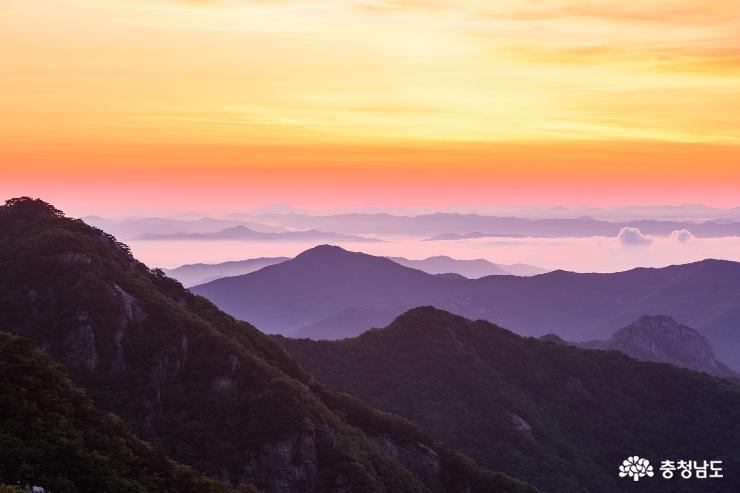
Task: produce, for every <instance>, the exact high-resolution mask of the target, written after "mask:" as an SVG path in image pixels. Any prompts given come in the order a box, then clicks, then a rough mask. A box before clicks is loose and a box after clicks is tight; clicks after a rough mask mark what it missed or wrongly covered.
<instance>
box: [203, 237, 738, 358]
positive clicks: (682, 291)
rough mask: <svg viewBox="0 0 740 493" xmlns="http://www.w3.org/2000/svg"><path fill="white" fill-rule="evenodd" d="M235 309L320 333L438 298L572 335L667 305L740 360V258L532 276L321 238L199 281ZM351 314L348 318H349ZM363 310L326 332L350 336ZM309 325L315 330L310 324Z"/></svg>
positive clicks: (522, 326)
mask: <svg viewBox="0 0 740 493" xmlns="http://www.w3.org/2000/svg"><path fill="white" fill-rule="evenodd" d="M193 291H194V292H196V293H198V294H202V295H204V296H206V297H208V298H209V299H211V300H212V301H213V302H214V303H216V304H217V305H218V306H220V307H221V308H222V309H223V310H225V311H227V312H228V313H230V314H232V315H234V316H235V317H237V318H242V319H245V320H253V321H255V322H256V323H257V324H258V325H259V326H260V327H264V328H266V329H269V330H270V331H271V332H280V333H282V334H286V335H290V334H291V333H292V332H294V331H295V330H297V329H299V328H304V329H303V330H302V331H301V335H302V336H305V337H319V336H318V335H317V334H319V333H321V328H320V327H319V326H318V325H320V324H317V322H319V321H321V320H325V319H327V320H336V319H335V318H333V317H335V316H337V315H338V314H339V313H340V312H343V311H345V310H347V309H371V310H374V311H379V312H383V313H384V314H386V315H385V316H387V317H390V316H394V315H399V314H400V313H402V312H403V311H404V310H405V309H407V308H411V307H413V306H418V305H429V304H431V305H434V306H436V307H439V308H444V309H447V310H450V311H452V312H454V313H459V314H461V315H464V316H468V317H471V318H484V319H486V320H489V321H492V322H495V323H500V324H501V325H504V326H506V327H509V328H511V329H512V330H515V331H517V332H519V333H521V334H525V335H536V336H539V335H543V334H547V333H555V334H558V335H559V336H561V337H563V338H564V339H567V340H571V341H586V340H593V339H606V338H608V337H610V336H611V335H612V334H613V333H614V331H616V330H618V329H620V328H622V327H625V326H626V325H628V324H630V323H631V322H633V321H634V320H636V319H638V318H639V317H640V316H642V315H644V314H646V313H661V314H665V315H668V316H671V317H673V318H675V319H676V320H678V321H679V322H680V323H683V324H686V325H688V326H690V327H693V328H695V329H696V330H698V331H699V332H700V333H701V334H703V335H704V336H706V337H707V338H709V340H710V341H711V342H712V344H713V345H714V347H715V348H716V351H717V357H718V358H719V360H720V361H723V362H725V363H727V364H728V365H730V367H732V368H733V369H736V370H737V369H738V368H740V333H739V332H738V331H739V330H740V263H736V262H729V261H721V260H705V261H701V262H695V263H691V264H685V265H675V266H670V267H664V268H658V269H656V268H649V269H646V268H639V269H632V270H629V271H625V272H617V273H610V274H579V273H574V272H565V271H553V272H549V273H546V274H541V275H536V276H532V277H516V276H488V277H484V278H481V279H470V280H468V279H461V278H449V277H447V276H435V275H431V274H427V273H424V272H421V271H418V270H413V269H409V268H407V267H403V266H400V265H398V264H395V263H393V262H392V261H390V260H388V259H385V258H380V257H373V256H370V255H365V254H360V253H352V252H347V251H345V250H342V249H341V248H338V247H328V246H323V247H317V248H314V249H311V250H308V251H306V252H304V253H303V254H301V255H299V256H298V257H296V258H295V259H294V260H290V261H287V262H284V263H282V264H278V265H275V266H270V267H266V268H264V269H262V270H260V271H257V272H253V273H251V274H246V275H244V276H238V277H233V278H229V279H220V280H216V281H213V282H210V283H208V284H204V285H201V286H196V287H194V288H193ZM345 318H346V317H345ZM366 320H367V319H366V317H359V318H358V320H357V322H356V323H351V322H350V321H347V322H346V323H347V326H346V330H345V332H344V333H341V331H338V328H337V327H334V328H331V329H327V330H326V331H325V332H323V333H332V334H334V336H335V337H351V336H354V335H357V334H358V333H360V332H362V331H363V330H366V329H368V328H370V327H367V326H363V325H362V324H364V323H366ZM306 326H311V327H313V328H314V329H316V330H317V331H318V332H315V333H309V332H308V330H307V329H305V327H306Z"/></svg>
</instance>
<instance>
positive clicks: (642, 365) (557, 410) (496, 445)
mask: <svg viewBox="0 0 740 493" xmlns="http://www.w3.org/2000/svg"><path fill="white" fill-rule="evenodd" d="M279 340H280V341H281V343H282V344H283V345H284V346H285V347H286V348H287V349H288V351H289V352H290V353H291V354H292V355H293V356H294V357H295V358H297V359H298V361H299V362H300V363H301V364H302V365H303V366H304V367H305V368H306V369H307V370H308V371H309V372H311V373H313V374H314V375H315V376H316V377H318V378H319V379H322V380H324V381H326V382H328V383H329V384H330V385H332V386H334V387H335V388H338V389H340V390H343V391H346V392H349V393H352V394H354V395H356V396H358V397H360V398H362V399H364V400H366V401H367V402H369V403H370V404H372V405H374V406H377V407H379V408H381V409H384V410H387V411H390V412H393V413H397V414H400V415H402V416H404V417H406V418H408V419H410V420H412V421H413V422H415V423H418V424H419V425H420V426H421V427H422V428H424V429H426V430H428V431H429V432H431V433H432V434H433V435H434V436H435V437H437V438H438V439H440V440H443V441H445V442H446V443H450V444H452V445H454V446H456V447H458V448H460V449H461V450H464V451H466V452H467V453H468V454H471V455H472V456H474V457H475V458H477V459H478V460H479V461H481V463H483V464H485V465H487V466H490V467H494V468H497V469H499V470H503V471H506V472H508V473H510V474H514V475H517V476H518V477H522V478H524V479H526V480H527V481H529V482H531V483H533V484H535V485H536V486H538V487H540V488H541V489H542V490H543V491H551V492H558V493H561V492H562V493H592V492H600V493H617V492H620V493H622V492H629V491H635V490H634V486H635V485H634V484H633V483H632V481H629V480H626V481H625V480H624V479H620V478H619V476H618V474H617V466H618V465H619V464H620V463H621V462H622V460H623V459H624V458H625V457H626V456H629V455H630V454H640V455H641V456H643V457H647V458H649V459H650V460H651V461H653V462H654V463H658V461H659V460H662V459H666V458H675V459H678V458H679V457H701V458H704V457H716V458H723V459H724V465H725V471H724V474H725V477H724V479H722V480H715V481H714V482H712V481H704V482H703V483H702V485H701V487H699V489H701V491H703V492H706V493H709V492H716V493H720V492H722V493H724V492H726V491H728V487H730V486H729V485H734V484H738V482H740V472H739V471H740V470H739V469H737V468H736V467H735V466H734V465H735V464H736V463H737V461H738V455H737V450H738V447H739V446H740V436H738V435H737V434H736V433H732V432H730V430H732V429H734V426H735V423H736V422H737V420H738V419H740V391H739V390H738V387H737V385H736V384H734V383H730V382H726V381H723V380H720V379H717V378H714V377H711V376H709V375H706V374H701V373H698V372H694V371H690V370H686V369H683V368H678V367H675V366H673V365H667V364H658V363H648V362H641V361H637V360H635V359H632V358H630V357H628V356H626V355H624V354H622V353H620V352H617V351H593V350H585V349H580V348H577V347H572V346H569V345H565V344H562V343H551V342H544V341H540V340H537V339H534V338H525V337H521V336H518V335H516V334H514V333H512V332H509V331H508V330H505V329H502V328H500V327H498V326H495V325H492V324H490V323H488V322H485V321H477V322H472V321H470V320H466V319H464V318H462V317H458V316H455V315H452V314H450V313H447V312H443V311H440V310H436V309H434V308H431V307H426V308H417V309H414V310H411V311H409V312H407V313H405V314H403V315H402V316H400V317H399V318H398V319H396V320H395V321H394V322H393V323H392V324H391V325H389V326H388V327H386V328H384V329H376V330H371V331H368V332H366V333H364V334H362V335H361V336H359V337H356V338H353V339H346V340H342V341H310V340H307V339H301V340H297V339H285V338H279ZM730 469H732V470H730ZM659 474H660V473H659V472H658V470H657V467H656V476H658V478H657V479H653V480H652V483H647V484H640V485H637V486H640V487H645V488H647V490H646V491H651V492H660V491H665V492H666V493H667V492H669V491H670V492H672V493H677V492H694V491H697V484H696V482H694V481H681V480H678V481H676V480H675V479H674V481H672V482H668V481H663V482H661V478H660V477H659ZM730 488H731V487H730Z"/></svg>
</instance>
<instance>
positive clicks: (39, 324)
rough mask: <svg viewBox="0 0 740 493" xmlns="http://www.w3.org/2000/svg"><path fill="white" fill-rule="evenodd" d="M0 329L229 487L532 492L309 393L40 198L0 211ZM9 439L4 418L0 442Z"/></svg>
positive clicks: (394, 421) (299, 379) (121, 250)
mask: <svg viewBox="0 0 740 493" xmlns="http://www.w3.org/2000/svg"><path fill="white" fill-rule="evenodd" d="M383 261H384V262H390V261H388V260H383ZM280 265H282V264H278V265H275V266H271V267H267V268H266V269H272V268H276V267H279V266H280ZM394 265H395V264H394ZM414 272H417V271H414ZM424 275H426V274H424ZM0 327H6V328H8V330H9V331H11V332H13V333H15V334H16V335H22V336H25V337H28V338H30V339H32V340H33V341H35V342H36V343H37V344H38V345H39V346H40V347H41V348H43V349H44V350H45V351H46V352H47V353H48V354H49V355H51V356H52V357H53V358H54V360H56V361H57V362H58V363H60V364H61V365H63V366H64V368H65V369H66V370H67V371H68V372H69V374H70V376H71V377H72V379H73V381H74V382H75V383H76V384H78V385H81V386H82V387H84V388H85V389H87V391H88V392H90V394H91V396H92V397H93V398H94V399H95V403H96V405H98V406H100V408H101V409H103V410H105V411H110V412H115V413H116V414H118V415H119V416H120V417H121V418H122V419H123V420H124V421H125V422H126V423H127V424H128V425H129V426H130V427H131V429H132V430H133V431H134V432H136V433H137V434H138V435H139V436H141V437H143V438H145V439H146V440H148V441H150V442H152V443H154V444H155V445H157V446H159V447H161V448H162V449H163V450H164V451H165V452H167V453H168V454H169V455H170V456H172V457H173V458H175V459H177V460H179V461H181V462H183V463H185V464H188V465H191V466H194V467H196V468H197V469H199V470H201V471H204V472H206V473H208V474H210V475H212V476H213V477H216V478H219V479H223V480H229V481H231V482H232V483H234V484H239V483H242V482H243V483H253V484H254V485H256V486H257V487H259V488H260V489H263V490H264V491H265V492H268V493H279V492H280V493H283V492H291V493H318V492H320V491H321V492H324V491H386V492H397V493H407V492H418V493H436V492H438V491H472V492H480V493H487V492H490V491H515V492H531V491H533V490H532V488H530V487H529V486H526V485H523V484H521V483H519V482H517V481H514V480H512V479H510V478H508V477H507V476H503V475H501V474H497V473H492V472H489V471H484V470H482V469H480V468H478V467H477V466H476V465H475V464H474V463H472V462H470V461H469V460H468V459H466V458H464V457H462V456H460V455H458V454H457V453H455V452H451V451H450V450H448V449H446V448H444V447H441V446H439V445H438V444H437V443H436V442H434V441H433V440H432V439H430V438H429V437H428V436H427V435H425V434H424V433H422V432H421V431H420V430H418V429H417V428H415V427H414V426H413V425H411V424H410V423H408V422H407V421H405V420H402V419H400V418H397V417H395V416H391V415H388V414H384V413H379V412H376V411H374V410H372V409H371V408H369V407H367V406H366V405H365V404H363V403H362V402H360V401H358V400H356V399H353V398H351V397H349V396H347V395H344V394H338V393H336V392H334V391H333V390H331V389H329V388H327V387H325V386H324V385H322V384H320V383H318V382H317V381H316V380H314V379H313V378H312V377H310V376H309V375H307V374H306V373H305V372H304V371H303V370H301V369H300V367H299V365H298V363H296V362H295V361H294V360H293V359H292V358H291V357H290V356H289V355H288V354H287V353H286V352H285V350H284V349H283V348H282V347H280V346H279V344H278V343H277V342H275V341H274V340H272V339H271V338H269V337H267V336H265V335H264V334H262V333H261V332H260V331H258V330H257V329H256V328H254V327H253V326H252V325H250V324H248V323H245V322H238V321H236V320H234V319H233V318H232V317H229V316H228V315H226V314H224V313H223V312H221V311H219V310H218V309H217V308H216V307H215V306H214V305H213V304H211V303H210V302H208V301H207V300H206V299H204V298H202V297H199V296H195V295H193V294H192V293H190V292H189V291H187V290H186V289H184V288H183V287H182V286H181V285H180V284H179V283H178V282H177V281H175V280H173V279H171V278H169V277H167V276H165V275H164V274H163V273H162V272H161V271H159V270H150V269H148V268H147V267H146V266H145V265H143V264H142V263H140V262H138V261H137V260H136V259H135V258H134V257H133V256H132V255H131V254H130V252H129V250H128V248H127V247H126V246H125V245H123V244H121V243H119V242H117V241H116V240H115V238H114V237H112V236H110V235H108V234H106V233H104V232H103V231H101V230H99V229H96V228H93V227H91V226H88V225H87V224H85V223H83V222H82V221H79V220H73V219H68V218H66V217H64V215H63V214H62V212H61V211H58V210H56V209H55V208H54V207H52V206H51V205H49V204H46V203H44V202H42V201H40V200H32V199H29V198H19V199H13V200H10V201H8V202H7V203H6V205H5V206H2V207H0ZM5 383H6V382H4V384H5ZM50 398H51V399H54V397H53V396H52V397H50ZM6 410H7V407H5V406H2V407H1V408H0V416H2V415H3V414H2V413H3V411H6ZM28 412H30V413H35V412H36V411H35V410H34V409H33V408H31V409H28ZM5 431H6V421H5V419H3V427H2V432H0V440H2V439H3V437H4V436H5V434H4V433H5ZM71 438H73V437H67V442H68V443H69V440H70V439H71ZM106 438H107V437H106ZM3 445H5V443H3ZM16 445H17V444H16ZM19 446H31V447H32V446H33V443H24V444H20V445H19ZM21 452H22V451H18V453H21ZM12 453H13V452H12V449H11V454H12ZM45 459H46V462H48V463H49V465H48V466H47V467H50V468H51V467H55V468H58V466H59V465H60V464H66V463H70V462H65V461H69V460H70V458H68V457H62V456H50V457H47V458H45ZM132 459H133V458H132V457H130V456H128V455H126V454H119V455H117V456H116V460H117V461H123V462H124V463H125V464H127V465H133V464H129V463H128V461H130V460H132ZM73 473H74V471H70V474H73ZM152 480H156V478H152ZM96 486H97V488H92V487H86V488H85V489H83V490H81V491H97V490H98V489H100V488H102V487H103V485H96ZM170 486H172V485H170ZM174 490H175V488H174V487H172V488H170V489H168V490H167V491H174ZM62 491H75V490H73V489H71V488H70V489H66V490H62ZM108 491H143V490H141V489H133V487H132V488H126V487H125V486H122V485H118V486H115V487H113V488H111V489H110V490H108ZM178 491H179V490H178Z"/></svg>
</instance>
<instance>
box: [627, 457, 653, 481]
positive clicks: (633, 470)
mask: <svg viewBox="0 0 740 493" xmlns="http://www.w3.org/2000/svg"><path fill="white" fill-rule="evenodd" d="M627 476H629V477H631V478H632V480H633V481H639V480H640V478H644V477H645V476H647V477H649V478H652V477H653V466H651V465H650V461H649V460H647V459H643V458H641V457H638V456H636V455H633V456H632V457H627V458H626V459H624V460H623V461H622V465H620V466H619V477H620V478H624V477H627Z"/></svg>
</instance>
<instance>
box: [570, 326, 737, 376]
mask: <svg viewBox="0 0 740 493" xmlns="http://www.w3.org/2000/svg"><path fill="white" fill-rule="evenodd" d="M582 347H587V348H594V349H613V350H616V351H622V352H623V353H626V354H628V355H630V356H632V357H633V358H635V359H639V360H643V361H655V362H658V363H671V364H673V365H676V366H681V367H684V368H689V369H692V370H697V371H701V372H705V373H708V374H710V375H715V376H719V377H726V378H738V377H739V375H738V374H736V373H735V372H733V371H732V370H730V369H729V368H728V367H727V366H725V365H724V364H723V363H721V362H720V361H717V359H716V357H715V354H714V348H713V347H712V344H711V343H710V342H709V340H708V339H707V338H706V337H704V336H703V335H701V334H700V333H699V332H697V331H695V330H694V329H692V328H691V327H688V326H686V325H682V324H679V323H678V322H676V321H675V320H674V319H673V318H671V317H668V316H643V317H640V319H639V320H637V321H636V322H634V323H633V324H630V325H628V326H627V327H624V328H622V329H620V330H618V331H617V332H615V333H614V335H613V336H612V337H611V338H610V339H609V340H607V341H591V342H588V343H585V344H582Z"/></svg>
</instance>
